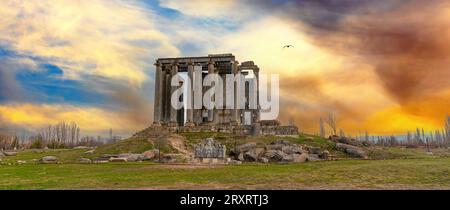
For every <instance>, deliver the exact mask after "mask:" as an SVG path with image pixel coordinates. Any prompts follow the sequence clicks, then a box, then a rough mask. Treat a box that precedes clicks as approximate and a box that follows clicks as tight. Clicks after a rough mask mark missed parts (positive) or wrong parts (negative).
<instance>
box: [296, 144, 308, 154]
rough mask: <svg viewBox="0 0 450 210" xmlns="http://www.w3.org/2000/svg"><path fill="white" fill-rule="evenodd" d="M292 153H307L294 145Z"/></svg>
mask: <svg viewBox="0 0 450 210" xmlns="http://www.w3.org/2000/svg"><path fill="white" fill-rule="evenodd" d="M292 153H294V154H303V153H307V152H306V151H305V150H303V149H302V148H301V147H300V146H298V145H294V146H293V147H292Z"/></svg>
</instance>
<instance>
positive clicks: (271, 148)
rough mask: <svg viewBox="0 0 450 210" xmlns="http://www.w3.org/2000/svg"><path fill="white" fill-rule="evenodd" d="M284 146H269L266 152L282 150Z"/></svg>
mask: <svg viewBox="0 0 450 210" xmlns="http://www.w3.org/2000/svg"><path fill="white" fill-rule="evenodd" d="M282 149H283V145H282V144H269V145H266V150H282Z"/></svg>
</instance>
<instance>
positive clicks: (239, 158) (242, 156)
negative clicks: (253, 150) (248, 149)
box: [237, 153, 245, 161]
mask: <svg viewBox="0 0 450 210" xmlns="http://www.w3.org/2000/svg"><path fill="white" fill-rule="evenodd" d="M237 159H238V160H240V161H244V160H245V159H244V153H239V155H238V158H237Z"/></svg>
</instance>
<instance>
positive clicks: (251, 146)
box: [236, 142, 256, 154]
mask: <svg viewBox="0 0 450 210" xmlns="http://www.w3.org/2000/svg"><path fill="white" fill-rule="evenodd" d="M255 148H256V143H254V142H251V143H247V144H242V145H239V146H237V147H236V152H237V153H238V154H240V153H243V152H248V151H250V150H252V149H255Z"/></svg>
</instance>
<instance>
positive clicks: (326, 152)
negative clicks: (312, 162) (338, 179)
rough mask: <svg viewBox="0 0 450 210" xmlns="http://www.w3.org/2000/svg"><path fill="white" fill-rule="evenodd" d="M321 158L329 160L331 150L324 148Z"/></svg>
mask: <svg viewBox="0 0 450 210" xmlns="http://www.w3.org/2000/svg"><path fill="white" fill-rule="evenodd" d="M319 157H320V158H322V159H324V160H328V159H329V158H330V152H329V151H328V150H324V151H323V152H322V153H321V154H320V155H319Z"/></svg>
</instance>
